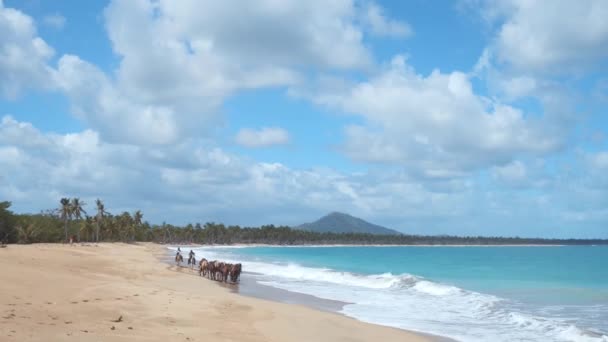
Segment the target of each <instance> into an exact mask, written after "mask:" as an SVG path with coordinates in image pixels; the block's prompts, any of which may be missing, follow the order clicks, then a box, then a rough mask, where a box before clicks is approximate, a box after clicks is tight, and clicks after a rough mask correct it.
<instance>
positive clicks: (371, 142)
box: [313, 57, 563, 178]
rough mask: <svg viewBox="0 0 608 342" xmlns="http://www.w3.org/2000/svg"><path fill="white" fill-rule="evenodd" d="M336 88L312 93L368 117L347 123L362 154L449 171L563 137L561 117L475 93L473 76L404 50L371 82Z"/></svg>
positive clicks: (546, 148)
mask: <svg viewBox="0 0 608 342" xmlns="http://www.w3.org/2000/svg"><path fill="white" fill-rule="evenodd" d="M336 89H337V90H336ZM336 89H320V90H319V91H318V94H319V96H316V94H314V95H313V100H314V101H316V102H317V103H319V104H322V105H326V106H329V107H331V108H336V109H340V110H342V111H344V112H348V113H354V114H358V115H361V116H362V117H364V118H365V119H366V120H367V123H366V125H365V126H363V125H353V126H349V127H347V130H346V135H347V139H348V141H347V143H346V145H345V146H344V150H345V152H346V153H347V154H348V155H350V156H351V157H353V158H354V159H356V160H362V161H372V162H388V163H398V164H401V165H404V166H406V167H407V168H412V169H414V170H413V171H417V172H419V173H421V174H424V175H426V176H429V177H448V178H449V177H457V176H461V175H462V174H463V172H468V171H472V170H476V169H480V168H485V167H489V166H493V165H502V164H505V163H508V162H510V161H512V160H513V159H514V158H516V157H517V156H518V155H542V154H545V153H549V152H551V151H554V150H556V149H558V148H559V147H560V146H561V144H562V139H563V137H561V136H560V135H559V134H555V133H556V131H555V129H553V126H555V125H554V124H552V123H550V122H548V120H544V118H543V119H532V118H526V117H525V116H524V114H523V112H522V111H521V110H519V109H517V108H515V107H511V106H509V105H506V104H503V103H500V102H497V101H494V100H491V99H489V98H485V97H483V96H479V95H477V94H475V93H474V91H473V87H472V85H471V81H470V80H469V78H468V76H467V75H465V74H463V73H461V72H457V71H455V72H451V73H447V74H446V73H442V72H440V71H439V70H434V71H433V72H432V73H431V74H430V75H428V76H423V75H419V74H416V72H415V70H414V69H413V68H412V67H410V66H409V65H407V63H406V61H405V60H404V59H403V58H402V57H396V58H395V59H394V60H393V61H392V63H391V65H390V66H388V67H387V68H386V69H385V70H383V71H382V72H381V73H379V74H378V75H376V76H374V77H372V78H370V79H369V80H368V81H364V82H360V83H357V84H354V85H353V86H351V87H350V88H349V87H338V88H336ZM332 91H333V93H332ZM558 131H559V130H558Z"/></svg>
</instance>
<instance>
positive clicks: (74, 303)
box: [70, 302, 78, 304]
mask: <svg viewBox="0 0 608 342" xmlns="http://www.w3.org/2000/svg"><path fill="white" fill-rule="evenodd" d="M70 303H72V304H78V302H70Z"/></svg>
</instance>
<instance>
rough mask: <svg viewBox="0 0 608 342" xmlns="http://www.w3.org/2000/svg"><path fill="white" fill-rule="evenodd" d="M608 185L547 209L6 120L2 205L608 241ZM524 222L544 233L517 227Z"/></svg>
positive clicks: (464, 191) (550, 197) (581, 178)
mask: <svg viewBox="0 0 608 342" xmlns="http://www.w3.org/2000/svg"><path fill="white" fill-rule="evenodd" d="M596 157H597V156H596ZM590 158H591V159H593V158H592V157H591V156H590ZM598 158H599V160H602V159H603V157H598ZM598 158H596V159H598ZM591 159H590V160H591ZM515 168H517V167H515ZM525 168H526V169H528V168H529V167H528V166H525ZM40 170H44V177H41V176H40ZM509 174H518V172H514V173H513V172H511V173H509ZM528 175H532V174H531V173H530V174H528ZM603 175H604V173H602V174H599V173H598V174H596V173H588V172H587V173H585V172H584V173H581V174H567V173H560V176H559V177H558V178H556V179H555V180H554V181H553V182H552V183H551V184H553V186H554V188H550V189H547V190H546V191H545V192H544V195H543V196H544V199H542V200H541V199H537V198H533V197H529V196H521V193H520V192H518V191H513V190H508V189H506V190H500V191H497V190H492V189H487V188H485V187H484V185H483V183H479V182H477V181H476V180H475V179H474V178H467V179H466V180H432V181H420V180H419V179H416V178H413V177H411V176H410V175H408V173H406V172H402V171H398V170H394V169H384V170H382V171H369V172H365V173H345V172H338V171H335V170H321V169H309V170H298V169H292V168H289V167H286V166H285V165H282V164H280V163H263V162H255V161H251V160H247V159H245V158H241V157H238V156H234V155H231V154H229V153H226V152H225V151H222V150H221V149H219V148H217V147H215V146H213V144H207V143H205V142H201V141H195V140H191V139H190V140H188V141H186V142H183V143H181V144H177V145H172V146H154V147H136V146H132V145H124V144H110V143H106V142H103V141H102V140H101V139H100V137H99V135H98V134H97V133H96V132H95V131H91V130H85V131H83V132H79V133H70V134H62V135H59V134H52V133H42V132H40V131H39V130H38V129H36V128H35V127H33V126H32V125H31V124H29V123H25V122H19V121H16V120H15V119H13V118H10V117H4V118H2V119H1V120H0V198H5V199H8V200H11V201H13V204H14V208H15V210H17V211H18V212H23V211H30V212H38V211H39V210H42V209H50V208H54V207H56V206H57V205H58V199H59V198H61V197H64V196H78V197H81V198H82V199H84V200H85V202H87V203H89V204H92V203H94V200H95V199H96V198H98V197H99V198H102V199H103V200H104V201H105V203H106V205H107V207H108V209H109V210H110V211H111V212H114V213H119V212H121V211H124V210H128V211H133V210H135V209H142V210H143V211H144V214H145V217H146V219H148V220H151V221H152V222H154V223H159V222H162V221H165V220H166V221H167V222H171V223H186V222H196V221H201V222H207V221H216V222H225V223H229V224H235V223H236V224H245V225H259V224H266V223H275V224H299V223H302V222H306V221H310V220H312V219H314V218H316V217H318V216H320V215H323V214H326V213H327V212H328V211H332V210H338V211H345V212H350V213H353V214H355V215H357V216H362V217H364V218H366V219H369V220H371V221H375V222H378V223H380V224H386V225H389V226H392V227H394V228H398V229H404V230H405V231H407V232H412V233H437V234H439V233H452V234H454V233H458V234H485V235H492V234H496V233H497V232H500V231H498V230H496V229H504V228H505V227H507V228H509V230H508V232H509V233H510V234H520V235H526V236H530V235H538V234H548V235H553V234H557V232H556V231H555V227H564V228H563V229H564V230H563V231H560V232H559V234H562V236H573V235H576V236H589V235H592V236H605V234H606V231H605V229H604V228H605V226H604V225H603V223H602V222H601V221H598V217H600V216H598V215H599V214H597V213H598V210H605V203H606V200H608V198H607V197H606V193H608V192H606V191H605V188H603V189H597V186H596V184H595V181H592V180H590V179H589V178H592V177H593V178H594V179H598V178H599V179H601V177H603ZM565 176H567V177H565ZM235 208H237V209H235ZM565 209H567V211H568V213H570V215H571V216H572V217H576V218H577V220H580V221H577V222H579V223H580V224H579V225H577V229H572V228H569V227H568V226H567V225H566V224H564V223H563V222H561V221H558V220H561V219H562V216H560V213H562V212H565ZM523 219H527V220H532V221H533V222H535V223H538V224H535V228H533V229H532V228H529V227H530V225H529V224H525V225H518V223H521V222H524V223H525V222H526V221H525V220H524V221H520V220H523ZM529 222H530V221H528V222H527V223H529ZM598 222H599V223H598ZM581 227H585V229H582V228H581ZM543 229H545V230H543ZM502 232H504V230H503V231H502ZM602 234H603V235H602Z"/></svg>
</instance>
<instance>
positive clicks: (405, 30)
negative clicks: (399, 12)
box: [363, 3, 414, 38]
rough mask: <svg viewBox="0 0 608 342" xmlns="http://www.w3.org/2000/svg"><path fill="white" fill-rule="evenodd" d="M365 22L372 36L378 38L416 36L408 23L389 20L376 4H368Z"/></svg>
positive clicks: (364, 17)
mask: <svg viewBox="0 0 608 342" xmlns="http://www.w3.org/2000/svg"><path fill="white" fill-rule="evenodd" d="M363 22H364V23H366V24H367V25H369V27H370V30H371V33H372V34H375V35H378V36H389V37H390V36H392V37H399V38H407V37H410V36H411V35H413V34H414V30H413V29H412V28H411V27H410V25H409V24H408V23H406V22H401V21H396V20H391V19H389V18H387V17H386V16H385V15H384V13H383V9H382V8H381V7H380V6H378V5H377V4H374V3H369V4H367V6H366V9H365V11H364V14H363Z"/></svg>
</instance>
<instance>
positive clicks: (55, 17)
mask: <svg viewBox="0 0 608 342" xmlns="http://www.w3.org/2000/svg"><path fill="white" fill-rule="evenodd" d="M65 22H66V19H65V17H64V16H63V15H61V14H59V13H54V14H48V15H45V16H44V18H42V23H43V24H44V25H46V26H49V27H51V28H54V29H56V30H61V29H62V28H64V27H65Z"/></svg>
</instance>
